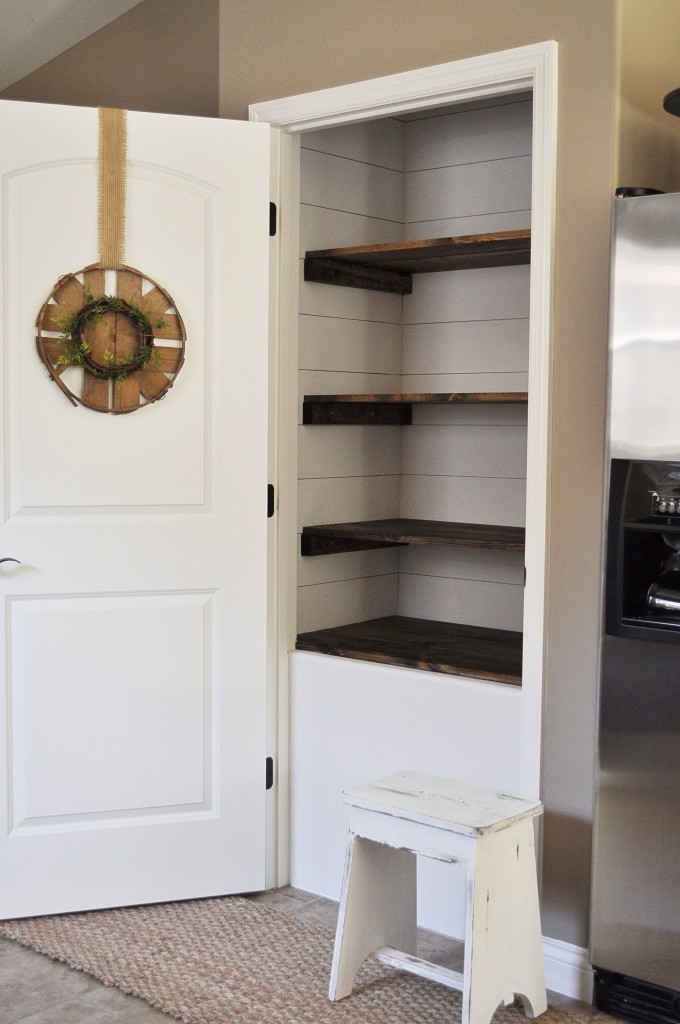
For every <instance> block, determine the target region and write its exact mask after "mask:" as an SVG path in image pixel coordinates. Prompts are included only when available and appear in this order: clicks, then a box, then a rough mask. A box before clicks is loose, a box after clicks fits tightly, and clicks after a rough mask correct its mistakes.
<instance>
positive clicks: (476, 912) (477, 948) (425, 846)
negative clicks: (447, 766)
mask: <svg viewBox="0 0 680 1024" xmlns="http://www.w3.org/2000/svg"><path fill="white" fill-rule="evenodd" d="M344 798H345V801H346V802H347V803H348V804H349V805H350V831H349V840H348V844H347V856H346V860H345V873H344V877H343V882H342V897H341V900H340V916H339V919H338V930H337V933H336V936H335V949H334V953H333V967H332V970H331V983H330V990H329V993H328V995H329V998H330V999H331V1000H337V999H343V998H344V997H345V996H348V995H350V993H351V991H352V987H353V985H354V979H355V977H356V973H357V971H358V970H359V967H360V966H361V964H362V963H363V961H364V960H365V959H366V957H367V956H368V955H369V954H370V953H374V952H375V953H376V956H377V958H378V960H380V961H381V962H382V963H385V964H389V965H390V966H392V967H397V968H399V969H400V970H403V971H410V972H412V973H413V974H418V975H420V976H421V977H424V978H430V979H431V980H433V981H438V982H440V983H442V984H444V985H448V986H449V988H455V989H458V990H459V991H461V992H462V993H463V1012H462V1024H489V1021H490V1019H491V1016H492V1014H493V1013H494V1011H495V1010H496V1009H497V1007H498V1006H499V1005H500V1003H505V1004H506V1005H509V1004H510V1003H511V1002H512V1001H513V999H514V997H515V995H517V996H519V997H520V998H521V1000H522V1002H523V1004H524V1011H525V1013H526V1015H527V1016H528V1017H537V1016H538V1015H539V1014H540V1013H543V1011H544V1010H545V1009H546V992H545V977H544V969H543V944H542V938H541V922H540V914H539V905H538V885H537V879H536V858H535V854H534V826H533V820H532V819H533V818H534V817H536V816H537V815H539V814H541V812H542V810H543V807H542V805H541V803H540V801H534V800H521V799H519V798H518V797H515V796H508V795H506V794H505V793H497V792H495V791H493V790H487V789H482V788H480V787H478V786H470V785H467V784H465V783H462V782H453V781H451V780H449V779H442V778H439V777H437V776H434V775H421V774H418V773H416V772H399V773H397V774H396V775H390V776H389V777H388V778H386V779H380V780H378V781H377V782H371V783H368V784H367V785H365V786H357V787H355V788H353V789H350V790H347V791H346V792H345V794H344ZM418 854H420V855H421V856H423V857H431V858H433V859H434V860H441V861H446V862H448V863H451V864H460V865H462V866H463V867H464V868H465V870H466V872H467V915H466V925H465V958H464V966H463V973H462V974H460V973H458V972H457V971H452V970H449V969H448V968H444V967H440V966H439V965H437V964H433V963H430V962H429V961H428V960H422V959H420V958H419V957H417V956H416V955H415V953H416V856H417V855H418Z"/></svg>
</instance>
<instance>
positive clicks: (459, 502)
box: [326, 475, 526, 526]
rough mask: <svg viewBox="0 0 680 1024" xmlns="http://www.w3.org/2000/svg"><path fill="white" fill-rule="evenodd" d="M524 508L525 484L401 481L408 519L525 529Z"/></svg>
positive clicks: (418, 478)
mask: <svg viewBox="0 0 680 1024" xmlns="http://www.w3.org/2000/svg"><path fill="white" fill-rule="evenodd" d="M525 506H526V482H525V481H524V480H517V479H507V478H500V477H495V478H485V477H479V476H477V477H467V478H466V479H458V478H456V477H446V476H440V477H424V476H420V475H413V476H408V475H407V476H404V477H403V478H402V488H401V512H400V514H401V515H402V516H404V517H406V518H408V519H441V520H450V521H451V522H454V523H455V522H461V523H479V522H484V523H492V524H493V523H497V524H499V525H505V526H524V521H525ZM326 521H327V522H329V523H330V522H332V521H333V520H331V519H328V520H326Z"/></svg>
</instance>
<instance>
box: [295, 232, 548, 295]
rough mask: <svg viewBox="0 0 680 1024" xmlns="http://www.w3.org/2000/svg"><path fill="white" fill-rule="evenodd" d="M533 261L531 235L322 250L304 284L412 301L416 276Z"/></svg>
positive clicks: (308, 259) (311, 255) (308, 262)
mask: <svg viewBox="0 0 680 1024" xmlns="http://www.w3.org/2000/svg"><path fill="white" fill-rule="evenodd" d="M530 260H531V232H530V231H529V230H524V231H496V232H493V233H491V234H485V235H460V236H459V237H457V238H456V237H454V238H428V239H424V240H423V241H415V242H393V243H384V244H380V245H353V246H349V247H346V248H342V249H318V250H315V251H314V252H308V253H307V254H306V256H305V281H314V282H317V283H318V284H333V285H344V286H346V287H348V288H366V289H368V290H370V291H383V292H392V293H395V294H398V295H408V294H409V293H410V292H411V291H412V288H413V281H412V275H413V274H427V273H436V272H441V271H445V270H479V269H484V268H487V267H511V266H520V265H522V264H526V263H529V262H530Z"/></svg>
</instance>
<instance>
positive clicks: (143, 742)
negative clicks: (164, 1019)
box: [0, 102, 271, 918]
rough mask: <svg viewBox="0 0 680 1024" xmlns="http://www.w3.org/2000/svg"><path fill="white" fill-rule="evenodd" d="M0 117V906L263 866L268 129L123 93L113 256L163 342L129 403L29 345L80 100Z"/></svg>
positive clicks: (75, 141)
mask: <svg viewBox="0 0 680 1024" xmlns="http://www.w3.org/2000/svg"><path fill="white" fill-rule="evenodd" d="M0 132H1V136H0V137H1V139H2V142H1V143H0V169H1V173H2V181H3V214H2V216H3V233H4V246H3V256H4V259H3V264H4V265H3V268H2V274H1V275H0V287H1V288H2V293H1V294H0V320H1V323H2V337H1V339H0V346H1V347H0V351H1V352H2V362H1V366H2V387H1V388H0V400H1V402H2V405H3V410H2V413H1V414H0V428H1V430H2V433H3V438H2V444H1V447H0V452H2V463H1V465H2V471H1V472H0V487H1V489H2V493H3V497H2V505H1V506H0V558H15V559H18V560H19V562H20V563H21V564H16V563H14V562H4V563H0V595H1V596H2V606H3V614H2V626H1V633H2V651H1V652H0V672H1V678H2V683H1V685H2V693H1V694H0V736H1V739H0V743H1V747H0V917H2V918H7V917H12V916H25V915H36V914H45V913H55V912H61V911H71V910H82V909H89V908H94V907H104V906H116V905H122V904H136V903H148V902H153V901H161V900H175V899H184V898H190V897H198V896H207V895H214V894H218V893H227V892H240V891H246V890H254V889H261V888H264V886H265V839H266V837H265V802H266V801H265V758H266V755H267V750H266V737H265V726H266V678H265V670H266V603H267V518H266V514H267V507H266V490H267V476H266V473H267V446H268V427H267V412H268V400H267V378H268V347H269V341H268V294H269V270H268V262H269V246H270V239H269V199H270V133H271V129H270V128H269V126H267V125H253V124H247V123H241V122H224V121H217V120H210V119H203V118H183V117H171V116H165V115H156V114H141V113H130V114H129V115H128V164H127V167H128V183H127V189H128V191H127V254H126V263H127V264H128V265H131V266H132V267H134V268H136V269H138V270H139V271H140V272H141V275H142V277H147V276H148V277H149V278H151V279H152V281H155V282H157V283H158V284H159V285H161V287H162V289H164V290H166V291H167V293H169V295H170V296H171V297H172V300H173V302H174V304H175V308H176V312H178V313H179V314H180V315H181V318H182V319H183V321H184V325H185V329H186V359H185V362H184V365H183V366H182V368H181V370H180V371H179V373H177V376H176V377H175V378H174V383H173V387H172V388H171V389H170V390H169V391H168V392H167V394H166V395H165V396H164V398H163V401H158V402H155V403H154V404H149V405H147V406H146V407H144V408H140V409H138V410H135V411H134V412H132V413H130V414H127V415H112V414H110V413H102V412H97V411H93V410H92V409H90V408H86V407H83V406H82V405H76V406H74V405H73V404H71V403H70V402H69V400H68V398H67V396H66V395H65V394H64V393H63V392H62V390H61V389H60V387H58V386H57V385H56V384H55V382H54V381H53V380H51V379H50V375H49V373H48V370H47V368H46V366H45V365H44V364H43V363H42V362H41V360H40V358H39V356H38V354H37V350H36V318H37V317H38V315H39V313H40V310H41V307H42V305H43V303H45V302H46V300H47V297H48V296H49V295H50V294H51V293H52V292H53V289H54V287H55V283H56V282H57V281H58V279H59V278H60V277H61V276H62V275H65V274H70V273H74V272H76V271H78V270H80V269H82V268H84V267H86V266H88V265H89V264H92V263H94V262H96V261H97V259H98V244H97V152H98V127H97V111H96V110H89V109H84V108H71V107H58V106H44V105H38V104H25V103H13V102H5V103H2V104H0ZM141 280H142V278H139V279H138V282H139V281H141ZM116 287H117V281H116V275H115V272H111V271H109V272H107V275H106V289H105V291H106V294H110V293H114V292H115V290H116ZM150 287H151V286H150V285H148V284H147V283H143V288H144V289H146V290H148V289H149V288H150ZM85 291H86V289H85V287H84V286H83V295H85ZM57 295H58V296H59V291H57ZM64 296H66V297H65V298H64ZM62 298H64V304H65V308H68V303H69V302H70V303H71V306H73V305H74V304H75V305H76V306H78V305H79V302H80V303H82V302H84V301H85V300H84V298H82V299H80V300H78V299H77V296H76V299H74V297H73V294H72V293H71V294H70V298H69V297H68V295H67V292H62ZM174 316H175V313H173V314H172V317H171V318H170V319H172V318H174ZM161 319H162V317H161ZM164 323H165V322H164ZM163 332H164V324H160V325H159V326H158V328H157V333H159V334H160V335H161V340H160V341H157V347H158V348H159V349H160V350H161V362H160V363H159V371H158V372H161V371H162V369H163V363H162V359H164V358H165V357H168V356H169V358H170V360H171V361H172V358H173V355H172V351H171V349H172V347H173V344H174V345H175V346H176V345H177V344H178V342H177V341H174V342H173V341H172V340H171V335H172V331H171V330H169V329H168V328H167V327H165V336H166V337H168V338H169V339H170V340H166V341H163V340H162V337H163ZM83 373H84V371H83V370H82V369H80V368H76V367H74V368H70V369H69V370H68V371H67V372H65V373H64V375H63V379H64V382H65V383H68V380H67V378H69V377H70V378H72V379H73V380H74V381H75V378H76V377H77V376H78V374H80V375H81V376H82V375H83ZM76 384H77V381H76ZM116 386H117V385H114V388H115V387H116ZM270 796H271V794H270ZM269 798H270V797H268V798H267V799H269Z"/></svg>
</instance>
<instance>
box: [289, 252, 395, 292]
mask: <svg viewBox="0 0 680 1024" xmlns="http://www.w3.org/2000/svg"><path fill="white" fill-rule="evenodd" d="M305 281H313V282H314V283H315V284H332V285H344V286H345V287H347V288H363V289H364V290H366V291H374V292H389V293H390V294H393V295H410V294H411V292H412V291H413V278H412V277H411V274H409V273H407V272H404V271H399V270H386V269H383V268H382V267H371V266H363V265H359V264H356V263H347V262H345V261H343V260H334V259H329V258H328V257H325V256H306V257H305Z"/></svg>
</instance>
